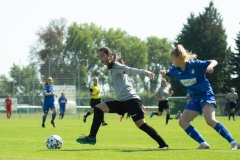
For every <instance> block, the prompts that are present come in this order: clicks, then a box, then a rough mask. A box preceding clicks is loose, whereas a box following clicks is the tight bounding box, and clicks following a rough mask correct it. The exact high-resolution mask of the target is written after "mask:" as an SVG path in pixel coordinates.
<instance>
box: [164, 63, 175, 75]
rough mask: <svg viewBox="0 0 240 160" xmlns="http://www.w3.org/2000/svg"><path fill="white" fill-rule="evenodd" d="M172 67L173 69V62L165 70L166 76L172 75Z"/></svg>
mask: <svg viewBox="0 0 240 160" xmlns="http://www.w3.org/2000/svg"><path fill="white" fill-rule="evenodd" d="M174 69H175V67H174V66H173V64H172V65H171V66H170V68H169V69H168V70H166V75H167V76H168V77H172V76H173V74H174Z"/></svg>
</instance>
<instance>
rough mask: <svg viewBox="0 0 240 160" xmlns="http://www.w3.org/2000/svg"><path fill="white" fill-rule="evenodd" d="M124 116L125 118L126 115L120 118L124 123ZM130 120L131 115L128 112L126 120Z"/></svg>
mask: <svg viewBox="0 0 240 160" xmlns="http://www.w3.org/2000/svg"><path fill="white" fill-rule="evenodd" d="M124 116H125V113H124V114H122V115H121V116H120V122H122V121H123V118H124ZM130 119H131V115H130V114H129V113H128V112H127V117H126V120H130Z"/></svg>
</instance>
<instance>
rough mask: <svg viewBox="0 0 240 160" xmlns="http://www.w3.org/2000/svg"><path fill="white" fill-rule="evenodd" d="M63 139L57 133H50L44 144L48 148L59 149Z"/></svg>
mask: <svg viewBox="0 0 240 160" xmlns="http://www.w3.org/2000/svg"><path fill="white" fill-rule="evenodd" d="M62 145H63V141H62V138H61V137H60V136H58V135H51V136H50V137H48V139H47V141H46V146H47V148H48V149H60V148H62Z"/></svg>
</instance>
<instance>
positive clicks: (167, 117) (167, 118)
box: [165, 107, 170, 125]
mask: <svg viewBox="0 0 240 160" xmlns="http://www.w3.org/2000/svg"><path fill="white" fill-rule="evenodd" d="M165 110H166V125H167V124H168V120H169V119H170V108H169V107H168V108H166V109H165Z"/></svg>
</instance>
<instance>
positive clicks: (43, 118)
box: [42, 116, 46, 124]
mask: <svg viewBox="0 0 240 160" xmlns="http://www.w3.org/2000/svg"><path fill="white" fill-rule="evenodd" d="M45 121H46V117H45V116H43V117H42V124H44V123H45Z"/></svg>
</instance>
